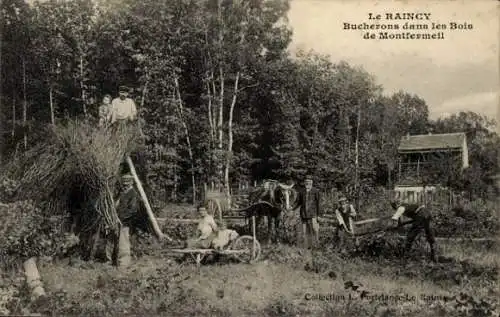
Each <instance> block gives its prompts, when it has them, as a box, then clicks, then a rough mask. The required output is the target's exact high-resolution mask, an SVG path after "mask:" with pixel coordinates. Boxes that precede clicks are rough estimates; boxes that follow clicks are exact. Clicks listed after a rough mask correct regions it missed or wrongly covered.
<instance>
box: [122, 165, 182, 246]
mask: <svg viewBox="0 0 500 317" xmlns="http://www.w3.org/2000/svg"><path fill="white" fill-rule="evenodd" d="M126 161H127V164H128V167H129V169H130V173H131V174H132V176H133V177H134V181H135V184H136V185H137V189H138V190H139V194H140V195H141V199H142V201H143V202H144V206H145V207H146V212H147V214H148V218H149V222H150V223H151V225H152V226H153V230H154V232H155V234H156V236H157V237H158V239H160V240H161V239H163V238H165V239H167V240H168V241H173V239H172V238H170V237H169V236H167V235H166V234H164V233H163V232H162V231H161V229H160V227H159V226H158V222H157V221H156V217H155V215H154V214H153V210H152V209H151V205H150V204H149V201H148V197H147V196H146V192H145V191H144V188H143V187H142V183H141V181H140V180H139V177H138V176H137V172H136V171H135V167H134V163H132V160H131V159H130V156H127V158H126Z"/></svg>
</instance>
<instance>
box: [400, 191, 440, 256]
mask: <svg viewBox="0 0 500 317" xmlns="http://www.w3.org/2000/svg"><path fill="white" fill-rule="evenodd" d="M391 206H392V208H393V209H395V210H396V212H395V213H394V215H393V216H392V220H394V221H397V222H398V223H399V222H400V218H401V216H403V215H404V216H405V217H408V218H410V219H412V220H413V224H412V226H411V228H410V230H409V232H408V235H407V237H406V243H405V248H404V250H403V256H404V254H405V253H407V252H408V251H409V250H410V249H411V246H412V244H413V241H415V238H416V237H417V236H418V234H419V233H420V232H421V231H422V230H423V231H424V232H425V236H426V238H427V242H428V243H429V246H430V249H431V254H430V257H431V260H432V261H434V262H436V252H435V248H434V244H435V239H434V233H433V232H432V229H431V220H432V216H431V213H430V212H429V210H428V209H427V207H426V206H425V205H419V204H408V203H402V202H401V201H400V200H398V199H396V200H393V201H392V202H391Z"/></svg>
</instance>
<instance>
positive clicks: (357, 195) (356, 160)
mask: <svg viewBox="0 0 500 317" xmlns="http://www.w3.org/2000/svg"><path fill="white" fill-rule="evenodd" d="M360 124H361V105H359V106H358V120H357V124H356V144H355V151H356V153H355V154H356V158H355V179H354V194H355V195H356V210H359V126H360Z"/></svg>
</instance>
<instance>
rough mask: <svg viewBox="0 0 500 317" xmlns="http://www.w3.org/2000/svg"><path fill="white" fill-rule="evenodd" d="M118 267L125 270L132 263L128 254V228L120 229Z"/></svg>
mask: <svg viewBox="0 0 500 317" xmlns="http://www.w3.org/2000/svg"><path fill="white" fill-rule="evenodd" d="M116 262H117V264H118V267H120V268H127V267H128V266H130V263H131V262H132V259H131V253H130V230H129V228H128V227H122V228H121V229H120V237H119V239H118V259H117V261H116Z"/></svg>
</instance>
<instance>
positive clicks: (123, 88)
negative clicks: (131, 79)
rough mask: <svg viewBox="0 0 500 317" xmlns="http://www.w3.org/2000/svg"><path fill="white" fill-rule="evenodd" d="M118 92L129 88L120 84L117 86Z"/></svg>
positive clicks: (126, 90) (127, 90)
mask: <svg viewBox="0 0 500 317" xmlns="http://www.w3.org/2000/svg"><path fill="white" fill-rule="evenodd" d="M118 92H129V89H128V87H127V86H125V85H121V86H120V87H119V88H118Z"/></svg>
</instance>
